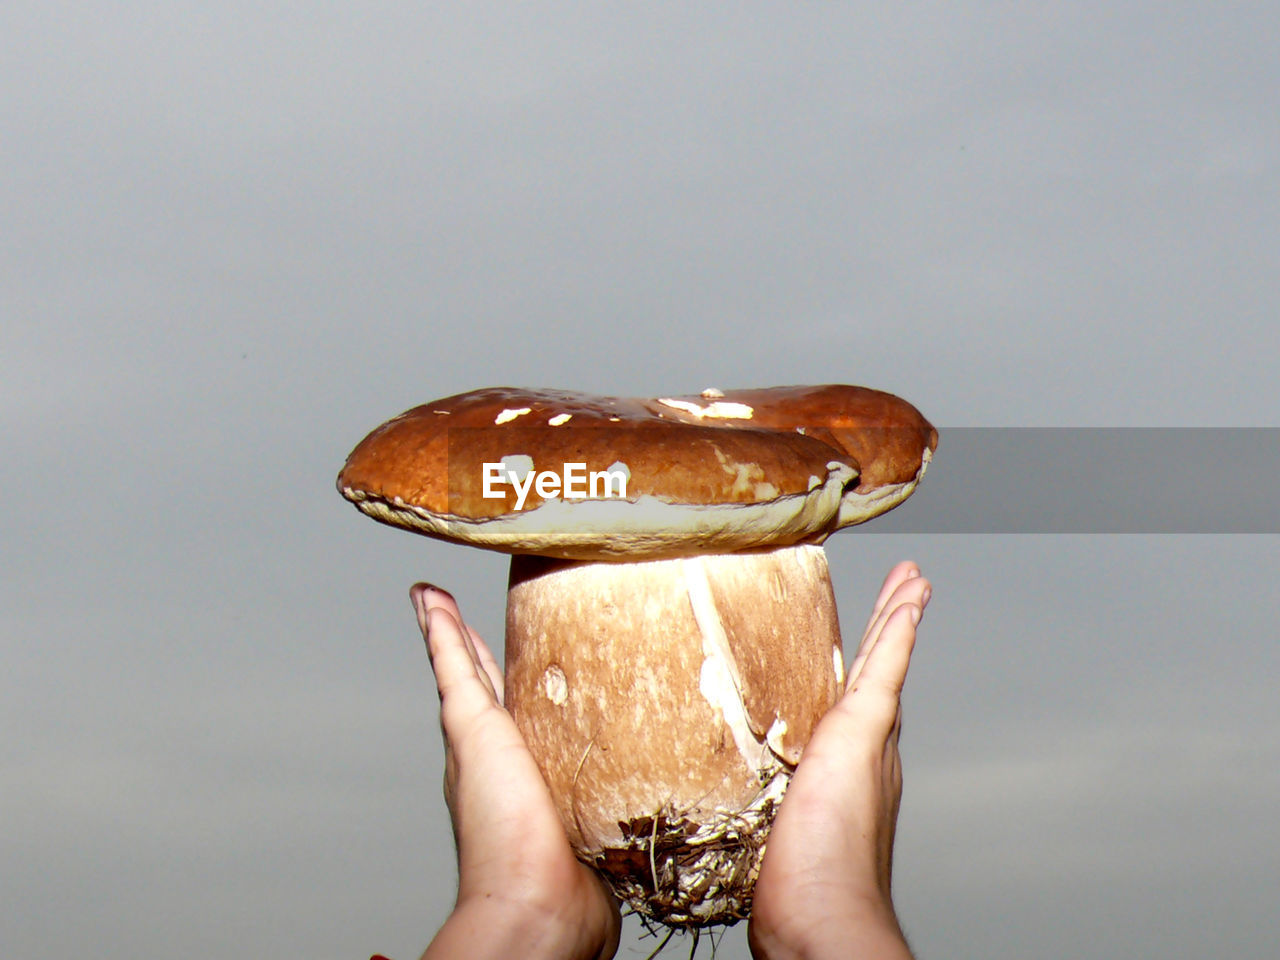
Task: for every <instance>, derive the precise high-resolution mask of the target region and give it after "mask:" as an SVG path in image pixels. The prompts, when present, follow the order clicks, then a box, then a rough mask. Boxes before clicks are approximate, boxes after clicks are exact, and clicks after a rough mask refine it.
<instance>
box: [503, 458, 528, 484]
mask: <svg viewBox="0 0 1280 960" xmlns="http://www.w3.org/2000/svg"><path fill="white" fill-rule="evenodd" d="M502 468H503V469H504V470H506V471H507V473H514V474H515V475H516V479H517V480H519V481H520V482H522V483H523V482H524V478H525V477H527V476H528V475H529V474H530V473H532V472H533V457H531V456H529V455H528V454H527V453H509V454H507V455H506V456H505V457H503V458H502Z"/></svg>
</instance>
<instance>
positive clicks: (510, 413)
mask: <svg viewBox="0 0 1280 960" xmlns="http://www.w3.org/2000/svg"><path fill="white" fill-rule="evenodd" d="M529 412H531V408H529V407H521V408H520V409H519V410H503V411H502V412H501V413H500V414H498V415H497V416H496V417H494V418H493V425H494V426H495V427H497V426H501V425H502V424H504V423H510V422H511V421H512V420H514V419H515V418H516V417H523V416H524V415H525V414H526V413H529Z"/></svg>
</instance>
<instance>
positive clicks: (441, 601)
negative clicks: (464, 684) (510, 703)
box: [409, 583, 502, 703]
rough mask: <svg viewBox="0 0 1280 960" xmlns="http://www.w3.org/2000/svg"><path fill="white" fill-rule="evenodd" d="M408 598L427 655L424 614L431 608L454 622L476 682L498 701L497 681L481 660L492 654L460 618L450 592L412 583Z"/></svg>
mask: <svg viewBox="0 0 1280 960" xmlns="http://www.w3.org/2000/svg"><path fill="white" fill-rule="evenodd" d="M409 598H410V600H411V601H412V602H413V606H414V609H415V611H416V612H417V615H418V626H419V628H421V629H422V632H423V637H424V638H426V639H427V654H428V656H433V657H434V653H433V650H432V647H431V640H430V636H429V634H428V631H427V628H426V623H427V617H428V615H429V613H430V611H432V610H442V611H444V612H445V613H447V614H448V615H449V617H450V618H451V619H452V620H453V621H454V622H455V623H456V624H457V625H458V627H459V629H460V631H461V636H462V644H463V647H464V648H465V650H466V652H467V655H468V656H469V657H470V658H471V660H472V662H473V663H474V665H475V668H476V672H477V675H478V676H479V678H480V681H481V682H482V683H483V684H484V685H485V686H486V687H487V688H488V689H489V693H490V694H491V695H492V696H493V697H494V699H496V700H497V701H498V702H499V703H501V702H502V693H501V689H502V687H501V684H500V683H499V684H495V683H494V682H493V671H491V670H490V669H489V668H488V667H487V666H486V665H485V662H484V661H485V658H486V657H487V658H488V659H489V661H490V662H492V660H493V655H492V654H491V653H489V651H488V650H487V649H484V643H483V642H482V641H481V640H480V637H479V635H478V634H476V632H475V631H474V630H472V629H471V628H470V627H468V626H467V625H466V623H465V622H464V621H463V619H462V614H461V613H460V612H459V610H458V602H457V601H456V600H454V599H453V595H452V594H450V593H449V592H448V591H447V590H442V589H441V588H440V587H437V586H434V585H433V584H429V583H416V584H414V585H413V586H412V587H411V588H410V590H409ZM481 649H484V653H483V654H481V652H480V650H481Z"/></svg>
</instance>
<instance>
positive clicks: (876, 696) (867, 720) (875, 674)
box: [840, 603, 923, 742]
mask: <svg viewBox="0 0 1280 960" xmlns="http://www.w3.org/2000/svg"><path fill="white" fill-rule="evenodd" d="M922 613H923V611H922V610H921V608H920V607H919V606H918V605H917V604H915V603H903V604H901V605H900V606H898V607H896V608H895V609H894V610H893V612H892V613H891V614H890V615H889V616H888V618H887V619H886V620H885V622H884V626H883V628H882V629H881V630H880V632H879V637H878V639H877V642H876V644H875V646H873V647H872V649H871V650H870V651H869V653H868V654H867V658H866V662H865V663H864V664H863V666H862V670H861V672H860V674H859V676H858V678H857V680H856V682H855V683H853V684H852V685H851V686H850V687H849V689H848V691H847V692H846V693H845V695H844V697H842V698H841V701H840V705H841V707H842V709H844V710H846V711H848V712H850V713H853V714H855V715H856V718H857V724H858V727H859V728H860V729H861V730H863V731H864V732H865V734H866V735H867V736H869V737H871V738H872V739H873V740H875V741H879V742H886V741H887V740H888V739H889V738H890V737H891V736H892V734H893V731H894V728H895V726H896V725H897V724H898V722H899V716H900V704H901V697H902V687H903V684H904V683H905V682H906V678H907V668H908V667H909V666H910V664H911V652H912V650H913V649H914V648H915V641H916V625H917V624H918V623H919V622H920V617H921V615H922Z"/></svg>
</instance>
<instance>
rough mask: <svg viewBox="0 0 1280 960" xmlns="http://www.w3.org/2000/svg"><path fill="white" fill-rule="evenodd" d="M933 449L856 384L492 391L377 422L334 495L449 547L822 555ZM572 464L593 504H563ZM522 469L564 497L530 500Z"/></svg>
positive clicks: (599, 556) (878, 395)
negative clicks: (801, 549) (792, 549)
mask: <svg viewBox="0 0 1280 960" xmlns="http://www.w3.org/2000/svg"><path fill="white" fill-rule="evenodd" d="M936 446H937V431H935V430H934V429H933V427H932V426H930V424H929V423H928V421H926V420H925V419H924V418H923V417H922V416H921V415H920V413H919V412H918V411H917V410H916V409H915V408H914V407H912V406H911V405H910V404H909V403H907V402H906V401H904V400H901V399H899V398H898V397H895V396H893V395H891V394H888V393H883V392H881V391H878V390H871V389H868V388H865V387H854V386H844V385H829V386H818V387H774V388H768V389H760V390H740V391H729V392H724V391H719V390H706V391H703V393H702V394H699V395H689V396H674V397H661V398H655V399H638V398H618V397H599V396H591V395H587V394H581V393H571V392H566V391H559V390H527V389H516V388H510V387H495V388H488V389H483V390H475V391H472V392H470V393H464V394H458V395H456V396H452V397H446V398H444V399H441V400H437V401H434V402H432V403H428V404H424V405H422V406H420V407H415V408H414V409H412V410H409V411H406V412H405V413H402V414H401V415H400V416H398V417H395V418H394V419H392V420H389V421H388V422H386V423H384V424H383V425H382V426H380V427H378V428H377V429H375V430H374V431H373V432H372V433H370V434H369V435H368V436H367V437H365V439H364V440H363V441H361V443H360V444H359V445H358V446H357V447H356V448H355V450H354V451H352V453H351V455H350V457H349V458H348V459H347V463H346V466H345V467H344V468H343V470H342V472H341V474H339V476H338V489H339V491H340V492H341V493H342V495H343V496H344V497H346V498H347V499H348V500H351V501H352V502H353V503H354V504H355V505H356V506H357V507H358V508H359V509H360V510H361V511H363V512H364V513H366V514H368V515H369V516H371V517H373V518H374V519H376V520H379V521H382V522H384V523H389V524H393V525H395V526H399V527H404V528H406V529H410V530H414V531H416V532H419V533H425V534H427V535H429V536H434V537H439V538H443V539H446V540H453V541H456V542H460V543H467V544H471V545H474V546H481V547H487V548H489V549H494V550H501V551H504V552H508V553H530V554H541V555H545V556H552V557H562V558H566V559H577V560H623V559H625V560H631V559H641V558H644V559H654V558H659V557H672V556H683V555H690V554H697V553H727V552H733V551H737V550H744V549H751V548H759V547H774V546H782V545H787V544H794V543H802V542H809V543H821V542H822V541H823V540H824V539H825V538H826V537H827V536H828V535H829V534H830V533H832V532H833V531H834V530H836V529H838V528H839V527H842V526H847V525H849V524H851V523H860V522H862V521H863V520H867V519H870V517H872V516H875V515H876V514H879V513H883V512H884V511H885V510H888V509H889V508H891V507H893V506H895V505H896V504H898V503H900V502H901V501H902V500H904V499H906V497H907V496H909V495H910V494H911V492H912V491H913V490H914V488H915V485H916V483H917V482H918V481H919V479H920V477H921V476H922V475H923V473H924V469H925V467H926V466H927V465H928V462H929V459H930V457H931V456H932V452H933V450H934V448H935V447H936ZM486 464H490V465H495V466H493V467H490V468H489V469H490V470H491V471H494V472H492V473H491V475H490V477H489V479H490V481H493V480H495V479H496V477H497V476H499V475H502V476H505V475H506V472H507V471H510V472H511V478H510V479H514V480H516V481H517V482H518V483H519V484H521V485H522V486H523V487H524V491H525V494H524V496H523V497H522V496H521V495H520V494H519V492H518V491H517V489H516V488H515V484H513V483H511V482H503V483H493V482H491V483H490V484H489V488H488V491H487V492H488V493H489V494H490V495H488V496H486V467H485V465H486ZM567 464H578V465H581V466H580V467H577V468H574V469H577V471H578V473H577V475H576V483H575V489H574V492H575V493H581V492H584V491H585V492H587V493H589V494H590V493H593V492H594V494H595V495H594V496H592V495H588V496H585V497H580V498H579V497H571V496H568V495H565V494H567V492H568V491H567V487H568V485H569V482H570V479H569V478H570V475H568V474H566V465H567ZM496 465H501V466H500V467H498V466H496ZM530 472H532V473H534V474H535V475H537V474H542V473H553V474H555V475H556V476H557V477H558V478H561V485H562V489H561V490H555V491H554V492H553V490H554V487H555V486H557V484H552V483H548V484H547V488H546V490H544V491H542V492H541V493H540V491H539V490H538V489H537V487H536V486H535V485H534V482H533V481H532V478H529V477H528V476H527V474H528V473H530ZM592 474H598V475H600V477H601V479H600V482H599V483H598V485H595V486H594V490H593V488H592ZM606 474H613V475H615V485H614V486H612V487H607V486H606V485H605V484H606V483H607V480H605V479H604V475H606ZM618 477H625V496H619V495H617V494H618V493H619V492H620V490H619V487H620V484H619V483H618V480H617V478H618ZM543 493H545V495H542V494H543ZM610 494H613V495H610Z"/></svg>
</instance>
